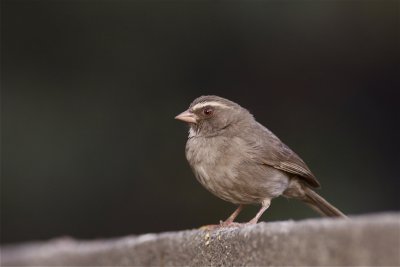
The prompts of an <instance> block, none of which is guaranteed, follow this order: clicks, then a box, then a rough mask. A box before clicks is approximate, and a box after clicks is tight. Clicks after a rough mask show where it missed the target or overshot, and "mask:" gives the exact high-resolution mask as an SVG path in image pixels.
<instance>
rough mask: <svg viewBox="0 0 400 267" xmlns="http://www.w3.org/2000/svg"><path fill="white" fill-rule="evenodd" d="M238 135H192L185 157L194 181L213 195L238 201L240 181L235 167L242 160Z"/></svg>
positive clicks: (241, 196)
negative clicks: (197, 136) (211, 136)
mask: <svg viewBox="0 0 400 267" xmlns="http://www.w3.org/2000/svg"><path fill="white" fill-rule="evenodd" d="M240 148H242V149H243V144H241V140H240V139H239V138H224V137H214V138H191V139H189V140H188V142H187V144H186V158H187V160H188V162H189V164H190V166H191V167H192V170H193V172H194V174H195V176H196V178H197V180H198V181H199V182H200V183H201V184H202V185H203V186H204V187H205V188H206V189H207V190H209V191H210V192H211V193H213V194H214V195H216V196H218V197H220V198H222V199H224V200H226V201H230V202H233V203H241V202H243V201H242V198H243V194H240V192H239V191H238V190H237V189H238V187H240V184H242V183H243V180H242V179H240V177H239V171H238V168H239V166H240V164H241V163H242V161H243V160H244V159H245V157H244V155H243V151H240Z"/></svg>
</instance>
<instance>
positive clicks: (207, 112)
mask: <svg viewBox="0 0 400 267" xmlns="http://www.w3.org/2000/svg"><path fill="white" fill-rule="evenodd" d="M213 112H214V111H213V109H212V108H210V107H206V108H204V109H203V114H204V115H206V116H210V115H211V114H212V113H213Z"/></svg>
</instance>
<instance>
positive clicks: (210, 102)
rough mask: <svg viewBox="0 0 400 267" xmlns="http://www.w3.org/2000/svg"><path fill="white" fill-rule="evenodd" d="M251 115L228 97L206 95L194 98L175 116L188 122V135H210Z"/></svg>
mask: <svg viewBox="0 0 400 267" xmlns="http://www.w3.org/2000/svg"><path fill="white" fill-rule="evenodd" d="M249 118H251V119H252V115H251V114H250V113H249V112H248V111H247V110H246V109H244V108H242V107H241V106H239V105H238V104H236V103H235V102H232V101H230V100H228V99H225V98H222V97H219V96H214V95H208V96H201V97H198V98H196V99H195V100H194V101H193V102H192V104H190V106H189V109H187V110H186V111H184V112H182V113H181V114H179V115H178V116H176V117H175V119H177V120H181V121H184V122H187V123H189V126H190V135H191V136H196V135H201V136H212V135H216V134H218V133H219V132H221V131H223V130H225V129H228V128H229V127H231V126H237V125H238V124H240V123H241V122H245V121H246V119H247V120H248V119H249Z"/></svg>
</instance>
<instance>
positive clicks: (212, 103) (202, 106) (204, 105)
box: [192, 101, 231, 110]
mask: <svg viewBox="0 0 400 267" xmlns="http://www.w3.org/2000/svg"><path fill="white" fill-rule="evenodd" d="M206 106H211V107H221V108H231V107H230V106H227V105H225V104H222V103H220V102H217V101H208V102H202V103H198V104H196V105H194V106H193V107H192V110H196V109H200V108H204V107H206Z"/></svg>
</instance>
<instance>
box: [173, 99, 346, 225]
mask: <svg viewBox="0 0 400 267" xmlns="http://www.w3.org/2000/svg"><path fill="white" fill-rule="evenodd" d="M208 113H209V114H208ZM176 118H177V119H180V120H183V121H186V122H189V125H190V131H189V138H188V141H187V143H186V158H187V160H188V162H189V164H190V166H191V168H192V169H193V172H194V174H195V176H196V178H197V180H198V181H199V182H200V183H201V184H202V185H203V186H204V187H205V188H206V189H207V190H209V191H210V192H211V193H213V194H214V195H216V196H217V197H219V198H221V199H223V200H226V201H228V202H232V203H234V204H238V205H244V204H254V203H260V204H262V210H260V212H259V214H257V216H258V217H257V216H256V218H254V219H253V220H252V221H251V222H253V223H254V222H257V221H258V218H259V217H260V216H261V214H262V212H263V211H264V210H266V209H267V208H268V206H269V204H270V201H271V199H273V198H275V197H278V196H280V195H284V196H286V197H291V198H298V199H300V200H303V201H305V202H306V203H308V204H310V205H311V206H312V207H313V208H314V209H315V210H317V211H318V212H320V213H322V214H324V215H327V216H344V215H343V213H341V212H340V211H339V210H337V209H336V208H334V207H333V206H332V205H330V204H329V203H328V202H326V201H325V200H324V199H323V198H322V197H320V196H319V195H318V194H316V193H315V192H314V191H313V190H312V188H317V187H319V186H320V184H319V182H318V181H317V179H316V178H315V176H314V175H313V173H312V172H311V171H310V169H309V168H308V167H307V165H306V164H305V163H304V161H303V160H302V159H301V158H300V157H299V156H298V155H297V154H296V153H294V152H293V151H292V150H291V149H290V148H289V147H287V146H286V145H285V144H284V143H283V142H282V141H281V140H280V139H279V138H278V137H277V136H275V135H274V134H273V133H272V132H271V131H270V130H268V129H267V128H265V127H264V126H262V125H261V124H260V123H258V122H257V121H256V120H255V119H254V117H253V115H252V114H250V112H249V111H248V110H246V109H245V108H242V107H241V106H239V105H238V104H236V103H234V102H232V101H230V100H227V99H224V98H222V97H218V96H201V97H199V98H197V99H195V100H194V101H193V103H192V104H191V105H190V107H189V109H188V110H187V111H185V112H184V113H182V114H180V115H178V116H177V117H176ZM240 209H241V208H239V209H238V211H240ZM238 211H237V213H238ZM234 215H235V216H234ZM236 215H237V214H233V215H232V216H231V217H233V219H234V217H236ZM231 217H230V218H231ZM231 219H232V218H231ZM233 219H232V220H231V221H228V222H227V224H230V223H232V222H233Z"/></svg>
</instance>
